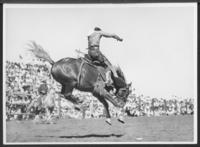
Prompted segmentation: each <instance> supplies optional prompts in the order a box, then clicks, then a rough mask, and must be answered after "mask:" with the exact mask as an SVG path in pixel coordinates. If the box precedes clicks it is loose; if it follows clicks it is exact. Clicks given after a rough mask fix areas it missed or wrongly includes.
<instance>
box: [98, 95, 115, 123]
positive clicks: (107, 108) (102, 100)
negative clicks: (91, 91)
mask: <svg viewBox="0 0 200 147" xmlns="http://www.w3.org/2000/svg"><path fill="white" fill-rule="evenodd" d="M97 98H98V100H99V101H100V102H101V103H102V104H103V106H104V108H105V109H104V111H105V113H106V123H108V124H109V125H112V123H111V119H110V118H111V116H110V111H109V105H108V102H106V100H105V99H104V98H102V97H101V98H100V97H97Z"/></svg>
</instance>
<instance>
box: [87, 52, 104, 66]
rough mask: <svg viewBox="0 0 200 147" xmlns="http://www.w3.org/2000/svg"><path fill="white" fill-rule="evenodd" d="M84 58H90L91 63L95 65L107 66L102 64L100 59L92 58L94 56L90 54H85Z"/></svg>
mask: <svg viewBox="0 0 200 147" xmlns="http://www.w3.org/2000/svg"><path fill="white" fill-rule="evenodd" d="M84 58H85V59H86V60H88V61H89V62H91V64H94V65H95V66H102V67H105V68H106V66H105V64H102V63H101V62H100V61H98V60H92V58H91V57H90V56H89V55H88V54H85V56H84Z"/></svg>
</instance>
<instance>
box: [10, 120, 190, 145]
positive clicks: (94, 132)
mask: <svg viewBox="0 0 200 147" xmlns="http://www.w3.org/2000/svg"><path fill="white" fill-rule="evenodd" d="M125 122H126V123H125V124H122V123H120V122H118V121H117V119H116V118H113V119H112V126H109V125H108V124H107V123H106V122H105V119H82V120H81V119H69V118H65V119H60V120H57V121H56V124H36V123H34V122H33V121H31V120H29V121H7V122H6V142H7V143H13V142H15V143H21V142H23V143H30V142H38V144H39V143H41V142H46V143H48V142H49V143H51V142H62V143H65V142H66V143H70V142H78V143H80V142H90V143H91V142H116V143H117V142H157V141H159V142H163V141H164V142H174V141H175V142H182V141H184V142H187V141H188V142H192V141H193V137H194V136H193V116H162V117H126V118H125Z"/></svg>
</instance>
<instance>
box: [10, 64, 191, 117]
mask: <svg viewBox="0 0 200 147" xmlns="http://www.w3.org/2000/svg"><path fill="white" fill-rule="evenodd" d="M43 80H46V82H47V84H48V86H49V87H51V89H53V90H54V91H55V99H56V102H57V103H56V109H55V111H57V112H58V113H61V115H62V116H67V117H73V118H91V117H92V118H100V117H103V116H104V108H103V105H102V104H101V103H100V102H99V101H98V100H97V99H96V98H94V97H93V96H92V94H91V93H86V92H80V91H78V90H75V91H74V93H73V94H74V95H76V96H77V97H79V98H80V99H83V100H84V102H83V104H82V106H81V107H82V108H83V109H82V110H83V111H81V112H80V111H77V110H75V109H74V108H73V106H72V104H71V103H70V102H69V101H67V100H65V99H64V98H63V97H62V98H60V99H61V101H60V103H59V101H58V100H59V97H60V96H59V95H57V94H56V92H59V91H60V89H61V85H60V84H59V83H57V82H56V81H55V80H54V79H53V77H52V76H51V74H50V66H48V65H47V64H45V63H43V62H41V64H24V63H17V62H10V61H6V117H7V119H9V120H11V119H19V117H20V118H21V119H23V118H24V117H25V116H26V115H19V114H23V113H25V112H26V107H27V106H28V104H30V102H31V101H32V100H33V99H36V98H37V96H38V91H37V90H38V87H39V86H40V84H41V81H43ZM58 107H60V108H61V109H58ZM58 110H59V111H58ZM125 110H126V111H125V112H126V113H125V114H126V115H127V116H132V117H138V116H161V115H192V114H193V113H194V102H193V98H185V99H181V98H178V97H173V98H170V99H164V98H151V97H146V96H143V95H137V94H136V93H133V94H131V95H130V96H129V97H128V102H127V104H126V106H125ZM57 112H55V113H57ZM110 112H111V115H112V116H113V117H115V116H117V115H118V110H117V108H115V107H113V106H112V104H110Z"/></svg>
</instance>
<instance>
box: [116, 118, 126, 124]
mask: <svg viewBox="0 0 200 147" xmlns="http://www.w3.org/2000/svg"><path fill="white" fill-rule="evenodd" d="M117 120H118V121H119V122H120V123H123V124H124V123H125V122H124V118H123V117H119V118H118V119H117Z"/></svg>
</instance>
